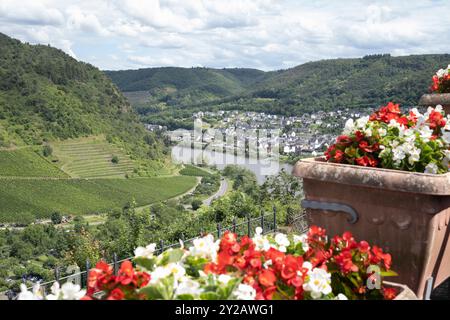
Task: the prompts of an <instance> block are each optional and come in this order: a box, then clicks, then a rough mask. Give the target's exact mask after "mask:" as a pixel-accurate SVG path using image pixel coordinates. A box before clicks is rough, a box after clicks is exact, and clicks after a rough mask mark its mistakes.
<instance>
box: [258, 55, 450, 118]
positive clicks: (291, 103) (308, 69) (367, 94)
mask: <svg viewBox="0 0 450 320" xmlns="http://www.w3.org/2000/svg"><path fill="white" fill-rule="evenodd" d="M449 63H450V55H449V54H442V55H411V56H403V57H392V56H390V55H388V54H387V55H372V56H366V57H363V58H360V59H334V60H323V61H317V62H310V63H306V64H303V65H300V66H297V67H295V68H292V69H289V70H286V71H283V72H279V73H277V74H273V75H272V76H271V77H269V78H267V79H266V80H265V81H263V82H262V83H259V84H257V85H256V86H253V87H252V88H251V92H250V93H249V96H250V97H252V98H268V99H274V106H276V107H278V108H279V110H282V109H284V110H287V111H288V112H294V113H295V112H299V111H304V110H305V109H309V110H314V109H318V108H320V109H331V108H335V107H339V106H345V107H366V106H367V107H373V106H377V105H380V104H382V103H385V102H387V101H390V100H394V101H397V102H399V103H401V104H403V105H416V104H417V102H418V100H419V98H420V96H421V95H422V94H424V93H426V92H428V90H429V89H428V88H429V86H430V83H431V77H432V75H433V74H434V73H435V72H436V71H437V70H438V69H440V68H442V67H444V66H447V65H448V64H449Z"/></svg>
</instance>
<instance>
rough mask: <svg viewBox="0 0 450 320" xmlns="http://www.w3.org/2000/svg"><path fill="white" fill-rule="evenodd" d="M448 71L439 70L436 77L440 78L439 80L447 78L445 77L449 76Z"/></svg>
mask: <svg viewBox="0 0 450 320" xmlns="http://www.w3.org/2000/svg"><path fill="white" fill-rule="evenodd" d="M446 71H447V70H444V69H439V70H438V71H437V72H436V75H437V76H438V78H442V77H443V76H445V75H446V74H447V72H446Z"/></svg>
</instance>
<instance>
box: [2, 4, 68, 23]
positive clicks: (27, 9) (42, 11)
mask: <svg viewBox="0 0 450 320" xmlns="http://www.w3.org/2000/svg"><path fill="white" fill-rule="evenodd" d="M0 21H4V22H8V23H13V24H27V25H54V26H57V25H61V24H63V22H64V16H63V14H62V13H61V11H60V10H58V9H57V8H51V7H47V6H46V5H45V1H43V2H39V1H33V0H21V1H20V2H19V1H17V0H2V1H0Z"/></svg>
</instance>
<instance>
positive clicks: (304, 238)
mask: <svg viewBox="0 0 450 320" xmlns="http://www.w3.org/2000/svg"><path fill="white" fill-rule="evenodd" d="M292 240H293V241H294V244H297V243H299V242H301V243H302V249H303V251H305V252H306V251H308V250H309V245H308V235H307V234H306V233H304V234H302V235H300V236H298V235H294V236H293V237H292Z"/></svg>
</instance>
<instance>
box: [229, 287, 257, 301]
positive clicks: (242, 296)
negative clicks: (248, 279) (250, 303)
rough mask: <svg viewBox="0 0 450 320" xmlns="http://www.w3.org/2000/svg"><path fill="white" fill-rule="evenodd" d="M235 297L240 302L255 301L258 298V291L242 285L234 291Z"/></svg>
mask: <svg viewBox="0 0 450 320" xmlns="http://www.w3.org/2000/svg"><path fill="white" fill-rule="evenodd" d="M233 294H234V296H235V297H236V299H238V300H255V298H256V290H255V289H254V288H253V287H251V286H249V285H247V284H243V283H241V284H240V285H239V286H238V287H237V289H236V290H234V291H233Z"/></svg>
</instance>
